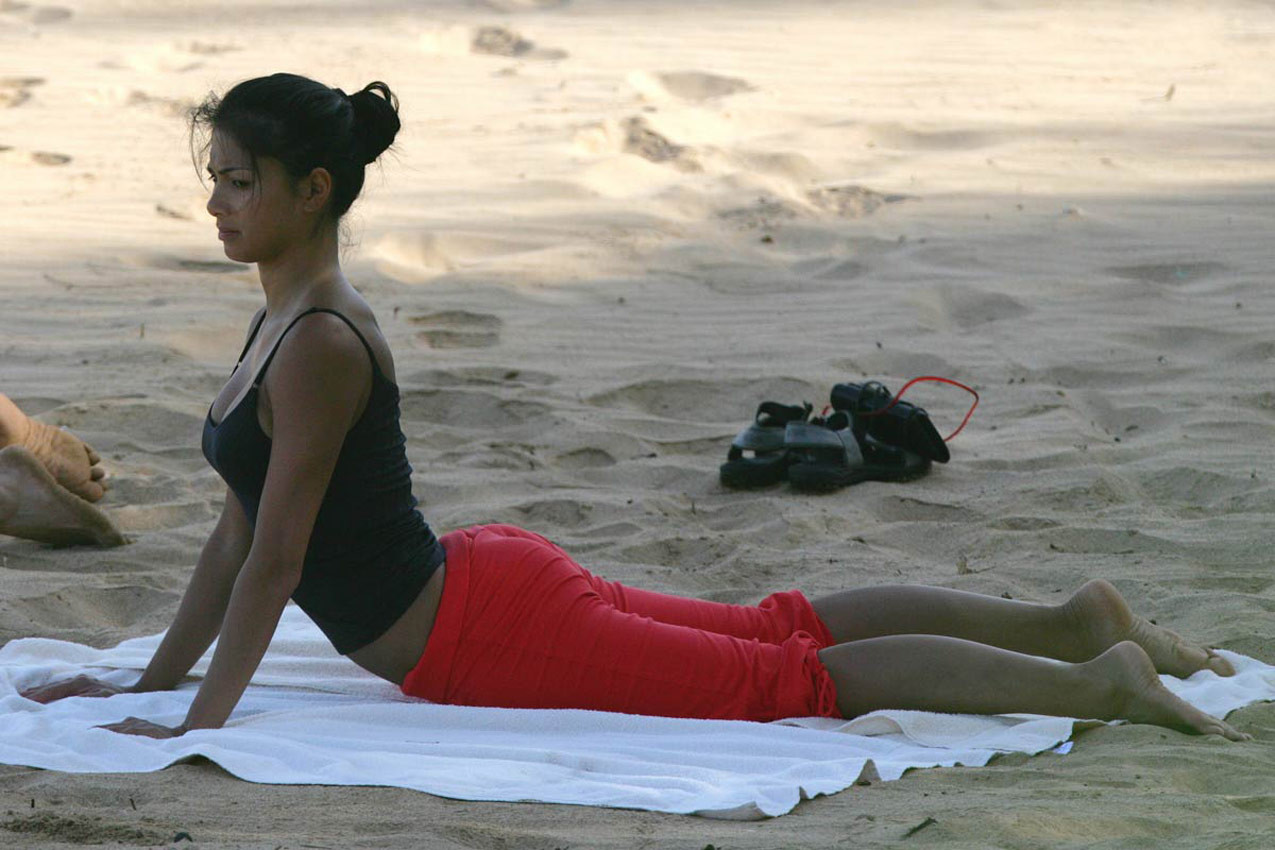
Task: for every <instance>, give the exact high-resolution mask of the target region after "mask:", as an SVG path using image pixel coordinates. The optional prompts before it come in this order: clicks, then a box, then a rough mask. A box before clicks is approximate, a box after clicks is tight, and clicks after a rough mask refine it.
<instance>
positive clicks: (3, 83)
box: [0, 77, 44, 109]
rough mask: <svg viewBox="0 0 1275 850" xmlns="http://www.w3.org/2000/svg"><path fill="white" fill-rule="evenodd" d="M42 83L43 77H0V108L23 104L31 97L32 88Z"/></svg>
mask: <svg viewBox="0 0 1275 850" xmlns="http://www.w3.org/2000/svg"><path fill="white" fill-rule="evenodd" d="M41 85H44V78H43V77H0V109H11V108H12V107H15V106H21V105H22V104H24V103H26V102H27V101H28V100H30V99H31V89H33V88H35V87H36V86H41Z"/></svg>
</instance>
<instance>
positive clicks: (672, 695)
mask: <svg viewBox="0 0 1275 850" xmlns="http://www.w3.org/2000/svg"><path fill="white" fill-rule="evenodd" d="M442 543H443V546H444V548H445V549H446V551H447V567H446V570H447V572H446V575H445V578H444V580H443V595H442V600H441V602H440V603H439V608H438V614H437V616H436V617H435V620H434V628H433V631H432V632H431V634H430V638H429V642H428V644H427V645H426V647H425V652H424V653H423V654H422V655H421V658H420V661H419V662H418V663H417V665H416V667H415V668H414V669H413V670H412V671H411V672H410V673H409V674H408V675H407V678H406V679H404V681H403V685H402V689H403V692H404V693H405V694H409V695H411V696H417V697H424V698H425V699H428V700H431V701H433V702H439V703H450V704H453V705H485V706H500V707H505V708H585V709H595V710H599V711H619V712H625V713H628V714H650V715H659V716H665V717H699V718H715V719H726V720H759V721H766V720H777V719H779V718H783V717H806V716H824V717H839V716H840V713H839V712H838V710H837V698H836V688H835V686H834V684H833V682H832V678H831V677H830V676H829V674H828V671H827V669H826V668H825V667H824V665H823V663H822V662H821V661H820V660H819V657H818V655H817V653H818V651H819V650H820V649H822V648H823V647H825V646H829V645H831V644H832V636H831V634H829V632H828V629H827V627H826V626H825V625H824V623H823V621H821V620H820V619H819V617H818V615H817V614H815V612H814V609H813V608H812V607H811V605H810V602H809V601H808V600H807V599H806V597H805V596H803V595H802V594H801V593H800V592H799V591H796V590H790V591H786V592H781V593H775V594H772V595H770V596H768V597H766V598H765V599H764V600H762V602H761V603H760V604H758V605H756V606H750V605H728V604H725V603H721V602H707V601H704V600H701V599H690V598H686V597H681V596H670V595H668V594H663V593H653V592H651V591H645V590H636V589H633V588H628V587H624V586H623V585H620V584H619V583H617V582H610V581H605V580H603V579H600V578H597V577H596V576H593V575H591V574H590V573H589V572H588V571H587V570H585V569H584V568H582V567H581V566H580V565H579V564H577V563H576V562H575V561H573V560H572V559H571V558H570V557H569V556H568V555H567V554H566V553H565V552H563V551H562V550H561V549H560V548H558V547H557V546H556V545H554V544H553V543H551V542H549V541H548V540H546V539H545V538H543V537H541V536H540V535H538V534H533V533H532V532H529V531H524V530H522V529H520V528H515V527H514V526H509V525H488V526H476V527H474V528H468V529H464V530H461V531H453V532H451V533H450V534H447V535H444V536H443V538H442Z"/></svg>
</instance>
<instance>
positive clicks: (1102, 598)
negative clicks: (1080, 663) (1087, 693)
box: [1064, 579, 1235, 679]
mask: <svg viewBox="0 0 1275 850" xmlns="http://www.w3.org/2000/svg"><path fill="white" fill-rule="evenodd" d="M1064 607H1065V608H1066V609H1067V610H1068V611H1070V613H1071V614H1072V616H1073V617H1075V618H1076V620H1077V623H1078V624H1079V628H1080V630H1081V631H1082V633H1085V634H1087V635H1088V636H1089V640H1090V642H1091V644H1090V650H1091V651H1092V654H1093V655H1098V654H1099V653H1101V652H1104V651H1106V650H1107V649H1109V648H1110V647H1113V646H1115V645H1116V644H1118V643H1120V641H1124V640H1129V641H1133V642H1134V643H1136V644H1137V645H1138V646H1140V647H1142V649H1143V651H1144V652H1146V654H1147V655H1148V656H1149V657H1150V659H1151V663H1152V664H1154V665H1155V669H1156V670H1157V671H1158V672H1160V673H1167V674H1168V675H1170V676H1177V677H1178V678H1180V679H1184V678H1186V677H1187V676H1190V675H1191V674H1192V673H1194V672H1196V671H1197V670H1212V671H1213V672H1214V673H1217V674H1218V675H1219V676H1234V675H1235V668H1234V667H1232V666H1231V662H1229V661H1227V660H1226V659H1225V658H1223V657H1222V656H1220V655H1217V654H1215V653H1213V652H1212V651H1211V650H1208V649H1205V648H1204V647H1201V646H1196V645H1195V644H1192V643H1189V642H1187V641H1186V640H1184V639H1183V638H1182V637H1181V636H1179V635H1178V634H1176V633H1174V632H1172V631H1170V630H1168V629H1165V628H1161V627H1160V626H1157V625H1155V624H1154V623H1151V622H1149V621H1147V620H1145V619H1143V618H1142V617H1139V616H1137V615H1136V614H1134V613H1133V611H1131V610H1130V609H1129V605H1128V603H1126V602H1125V601H1124V597H1122V596H1121V595H1120V591H1118V590H1116V589H1115V587H1113V586H1112V585H1111V583H1110V582H1108V581H1103V580H1102V579H1097V580H1095V581H1091V582H1089V583H1088V584H1086V585H1085V586H1084V587H1082V588H1080V590H1078V591H1076V593H1075V595H1074V596H1072V597H1071V599H1069V600H1068V601H1067V602H1066V603H1064Z"/></svg>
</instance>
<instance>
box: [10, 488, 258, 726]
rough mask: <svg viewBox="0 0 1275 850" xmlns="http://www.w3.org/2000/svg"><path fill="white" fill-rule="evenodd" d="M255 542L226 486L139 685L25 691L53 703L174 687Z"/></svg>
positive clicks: (65, 683) (82, 682)
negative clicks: (214, 522) (216, 516)
mask: <svg viewBox="0 0 1275 850" xmlns="http://www.w3.org/2000/svg"><path fill="white" fill-rule="evenodd" d="M251 545H252V525H251V524H250V523H249V522H248V517H247V516H245V515H244V512H243V507H242V506H241V505H240V504H239V499H238V498H236V497H235V494H234V493H232V492H230V491H229V490H227V491H226V505H225V507H224V508H222V511H221V518H220V519H218V520H217V525H216V526H215V527H214V528H213V531H212V534H210V535H209V536H208V540H207V542H205V543H204V548H203V550H202V551H201V552H200V553H199V561H198V562H197V563H196V564H195V572H194V574H193V575H192V576H191V578H190V583H189V584H188V585H186V592H185V594H183V596H182V601H181V605H179V606H178V608H177V615H176V616H175V617H174V618H173V624H172V625H171V626H169V627H168V632H167V633H166V634H165V635H164V639H163V640H162V641H161V642H160V644H159V648H158V649H157V650H155V655H154V656H153V657H152V658H151V661H150V664H148V665H146V670H145V672H143V673H142V678H141V679H139V680H138V681H137V683H136V684H134V685H131V686H129V687H125V688H122V687H120V686H118V685H112V684H111V683H109V682H103V681H101V680H99V679H95V678H93V677H92V676H87V675H80V676H75V677H73V678H71V679H64V680H60V681H56V682H50V683H49V684H47V685H40V686H39V687H35V688H31V689H29V690H27V691H24V692H23V694H22V695H23V696H24V697H26V698H27V699H30V700H35V701H36V702H42V703H50V702H54V701H56V700H60V699H66V698H67V697H109V696H114V695H115V694H118V693H141V692H144V691H166V690H171V689H172V688H174V687H176V685H177V683H178V682H180V681H181V679H182V677H183V676H185V675H186V674H187V673H188V672H189V671H190V668H191V667H193V666H194V664H195V662H196V661H198V660H199V657H200V656H201V655H203V654H204V652H205V650H207V649H208V646H209V644H211V643H212V642H213V639H214V638H216V637H217V632H218V631H219V630H220V629H221V621H222V617H223V616H224V615H225V613H226V605H227V603H229V601H230V591H231V589H232V588H233V587H234V585H235V578H236V576H238V575H239V569H240V567H242V566H243V563H244V559H245V558H247V557H248V549H249V547H250V546H251Z"/></svg>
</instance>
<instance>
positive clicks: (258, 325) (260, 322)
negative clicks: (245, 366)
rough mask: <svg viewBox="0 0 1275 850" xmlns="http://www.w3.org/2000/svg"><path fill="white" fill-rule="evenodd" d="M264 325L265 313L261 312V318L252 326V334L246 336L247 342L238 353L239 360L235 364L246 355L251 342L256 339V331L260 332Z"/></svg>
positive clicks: (240, 361)
mask: <svg viewBox="0 0 1275 850" xmlns="http://www.w3.org/2000/svg"><path fill="white" fill-rule="evenodd" d="M265 323H266V311H265V310H262V311H261V318H259V319H257V323H256V324H255V325H253V326H252V333H250V334H248V341H247V342H245V343H244V344H243V351H241V352H239V359H238V360H236V361H235V363H236V364H239V363H242V362H243V358H244V355H245V354H247V353H248V346H250V345H252V341H253V340H254V339H256V338H257V331H259V330H261V326H262V325H264V324H265Z"/></svg>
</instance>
